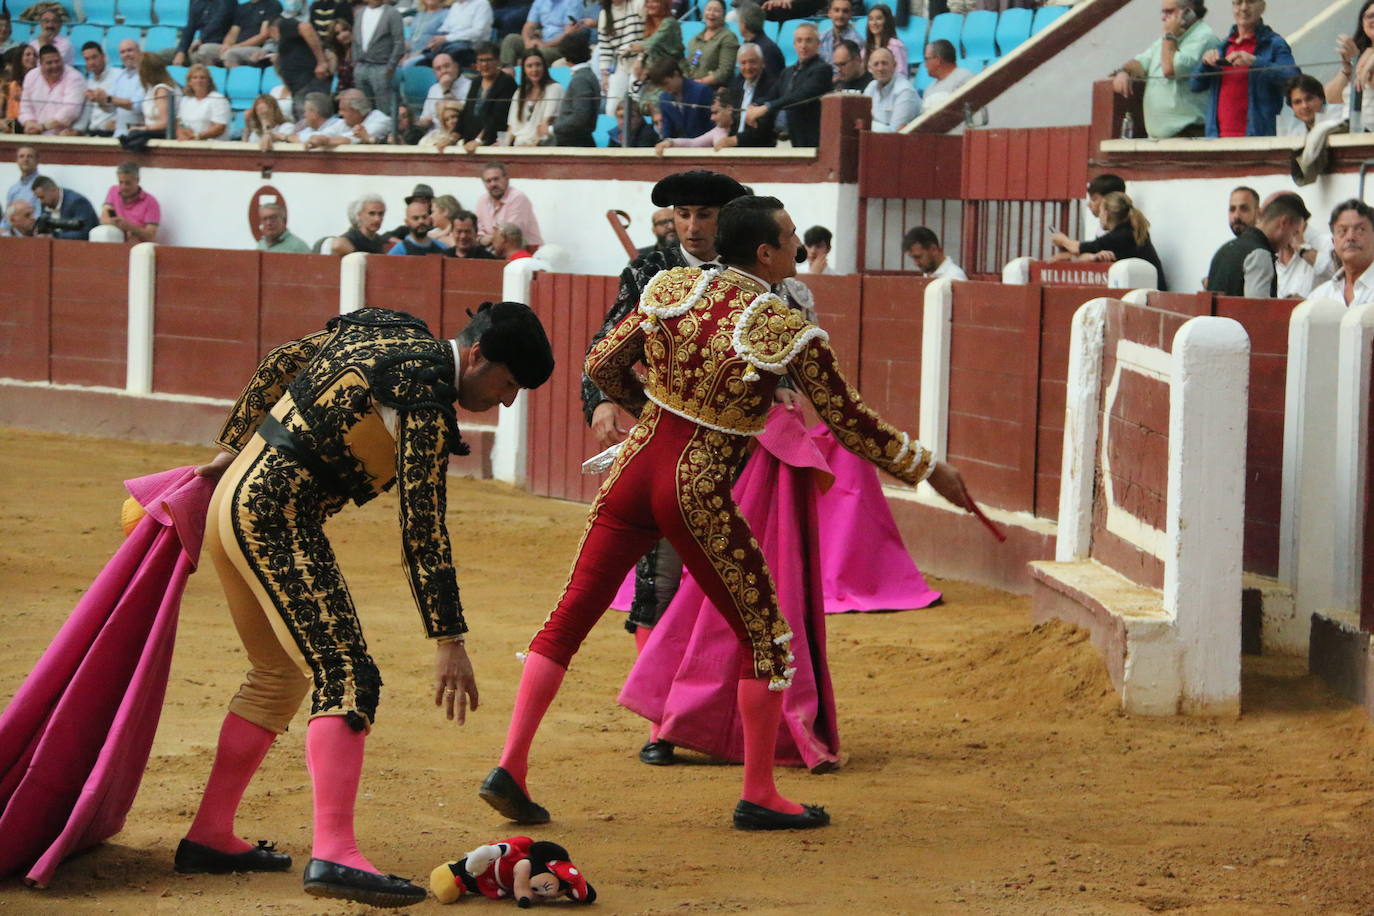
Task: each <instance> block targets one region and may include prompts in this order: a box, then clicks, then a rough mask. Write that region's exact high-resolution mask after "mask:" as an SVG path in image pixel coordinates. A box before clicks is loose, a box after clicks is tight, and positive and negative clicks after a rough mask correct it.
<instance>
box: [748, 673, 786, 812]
mask: <svg viewBox="0 0 1374 916" xmlns="http://www.w3.org/2000/svg"><path fill="white" fill-rule="evenodd" d="M735 697H736V700H737V702H738V703H739V712H740V718H741V719H742V720H743V723H744V788H743V790H742V791H741V792H740V798H742V799H744V800H745V801H747V802H753V803H754V804H756V805H762V806H763V807H765V808H770V809H772V810H773V811H781V812H783V813H784V814H800V813H801V812H802V806H801V805H799V804H797V803H796V802H794V801H789V800H788V799H786V798H784V797H783V796H782V795H780V794H779V793H778V787H777V785H775V784H774V782H773V752H774V749H775V748H776V746H777V743H778V723H779V722H780V721H781V719H782V692H781V691H776V690H769V689H768V678H766V677H765V678H757V677H746V678H740V681H739V686H738V687H737V688H736V690H735Z"/></svg>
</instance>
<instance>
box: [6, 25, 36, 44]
mask: <svg viewBox="0 0 1374 916" xmlns="http://www.w3.org/2000/svg"><path fill="white" fill-rule="evenodd" d="M36 31H37V29H36V28H35V27H34V25H33V23H31V22H20V21H19V20H18V19H15V20H13V21H12V22H11V23H10V37H11V38H13V39H14V41H15V42H16V43H18V44H21V45H26V44H28V43H29V42H30V41H32V40H33V36H34V33H35V32H36Z"/></svg>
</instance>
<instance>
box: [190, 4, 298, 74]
mask: <svg viewBox="0 0 1374 916" xmlns="http://www.w3.org/2000/svg"><path fill="white" fill-rule="evenodd" d="M281 14H282V9H281V4H280V3H278V2H277V0H248V2H247V3H240V4H239V5H238V6H237V7H236V8H235V10H234V23H233V25H231V26H229V31H228V32H226V33H225V35H224V40H223V41H221V42H206V43H204V44H202V45H201V46H200V47H199V48H198V49H197V50H196V53H195V55H194V58H195V60H196V62H197V63H202V64H209V65H212V66H213V65H215V64H220V65H223V66H224V67H226V68H228V69H233V68H234V67H237V66H239V65H240V64H253V63H257V62H258V61H260V60H262V59H263V57H264V56H265V55H266V53H267V52H266V50H265V46H266V44H267V41H268V31H269V26H270V25H271V23H272V20H273V19H276V18H277V17H279V16H280V15H281Z"/></svg>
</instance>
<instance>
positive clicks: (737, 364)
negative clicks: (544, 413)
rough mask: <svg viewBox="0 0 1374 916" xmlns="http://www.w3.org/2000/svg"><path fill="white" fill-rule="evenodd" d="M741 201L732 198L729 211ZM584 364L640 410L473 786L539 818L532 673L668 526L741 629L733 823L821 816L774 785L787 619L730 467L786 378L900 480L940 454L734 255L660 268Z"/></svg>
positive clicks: (786, 675) (502, 806)
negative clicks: (739, 787) (504, 726)
mask: <svg viewBox="0 0 1374 916" xmlns="http://www.w3.org/2000/svg"><path fill="white" fill-rule="evenodd" d="M744 200H747V198H745V199H744ZM765 200H767V199H765ZM740 203H741V201H739V200H737V201H734V202H732V203H731V204H728V205H727V206H726V208H725V210H724V211H722V220H724V214H725V212H727V211H729V210H730V209H731V208H732V207H735V206H736V205H738V204H740ZM775 203H776V202H775ZM780 206H781V205H779V207H780ZM793 235H795V234H794V233H793ZM788 256H789V257H790V254H789V255H788ZM637 363H642V364H643V366H644V367H645V374H644V376H643V377H642V378H641V377H640V375H638V374H637V372H636V371H635V369H634V368H633V367H634V366H635V365H636V364H637ZM586 372H587V375H588V376H589V377H590V378H591V380H592V381H593V382H594V383H595V384H596V385H597V387H598V388H600V389H601V391H602V392H604V393H605V394H606V395H607V396H608V397H610V398H612V399H613V400H614V401H616V403H618V404H619V405H620V406H622V407H623V408H625V409H626V410H627V411H629V412H630V413H631V414H632V415H634V416H636V417H638V422H637V423H636V425H635V426H634V428H633V429H632V430H631V432H630V434H629V437H628V438H627V440H626V441H625V444H624V447H623V448H622V449H621V451H620V453H619V455H618V456H617V457H616V460H615V463H614V464H613V465H612V467H611V469H610V472H609V474H608V475H607V479H606V481H605V482H604V483H603V485H602V487H601V490H600V492H599V493H598V495H597V498H596V502H595V503H594V505H593V507H592V510H591V515H590V520H589V522H588V525H587V529H586V532H585V534H584V535H583V538H582V542H581V545H580V546H579V548H578V551H577V556H576V560H575V563H574V566H573V570H572V574H571V577H570V579H569V581H568V584H567V587H566V589H565V591H564V593H563V597H562V599H561V600H560V601H559V603H558V606H557V607H556V608H555V609H554V611H553V613H552V614H550V615H549V618H548V619H547V620H546V621H545V623H544V625H543V627H542V628H541V629H540V630H539V632H538V633H537V634H536V635H535V637H534V639H533V641H532V642H531V644H530V654H529V656H528V657H527V659H526V671H525V676H524V678H523V679H522V683H521V695H520V696H519V697H517V705H516V710H515V717H514V719H513V720H512V724H511V733H510V735H509V736H508V738H507V744H506V749H505V753H504V755H503V757H502V759H501V765H500V766H499V767H497V768H496V769H495V770H493V771H492V773H491V775H489V776H488V777H487V781H486V782H485V783H484V784H483V789H482V793H481V794H482V797H483V798H484V799H486V800H487V801H488V803H490V804H492V806H493V807H496V808H497V810H499V811H501V812H502V813H503V814H506V815H507V816H508V817H511V818H513V819H515V820H517V821H521V822H540V821H542V820H546V819H547V818H548V813H547V812H546V811H545V810H544V809H543V808H542V807H541V806H539V805H537V804H535V803H534V802H533V801H531V800H530V799H529V796H528V794H527V792H526V790H525V786H524V781H525V775H526V773H527V768H528V764H527V758H528V748H529V743H530V741H531V740H532V738H533V733H534V730H535V729H536V728H537V724H538V719H539V718H540V717H541V716H542V714H543V710H544V709H547V705H548V702H550V701H551V700H552V693H550V692H548V691H547V689H546V690H545V691H544V693H543V694H539V691H538V689H537V685H539V684H540V683H543V684H544V685H545V687H546V688H547V686H548V685H549V684H550V683H551V684H552V689H553V691H556V689H557V682H558V681H559V680H560V679H561V677H562V673H563V670H564V669H566V667H567V665H568V663H569V660H570V659H571V658H572V656H573V654H574V653H575V652H576V651H577V649H578V647H579V646H580V645H581V643H582V641H583V639H584V638H585V637H586V635H587V633H588V632H589V631H590V630H591V628H592V626H593V625H594V624H595V623H596V621H597V620H598V619H599V618H600V616H601V614H602V613H603V612H604V610H605V609H606V608H607V606H608V605H609V604H610V601H611V599H612V597H613V596H614V595H615V593H616V590H617V588H618V587H619V585H620V583H621V582H622V581H623V579H624V577H625V574H626V572H627V571H628V570H629V569H630V568H631V567H632V566H633V565H634V563H635V560H636V559H638V558H639V557H640V556H641V555H643V553H644V551H645V550H646V549H648V547H649V546H651V545H652V544H653V543H654V541H655V540H656V539H658V538H659V537H660V534H661V535H662V536H664V537H666V538H667V539H668V540H669V541H670V542H671V543H672V544H673V546H674V547H675V548H676V549H677V550H678V552H679V553H680V554H681V555H682V559H683V562H684V563H685V565H686V566H687V568H688V570H689V571H690V572H691V573H692V575H693V577H694V578H695V579H696V580H697V582H699V583H700V584H701V586H702V588H703V589H704V590H705V592H706V593H707V596H708V597H709V598H710V599H711V602H712V603H713V604H714V605H715V606H716V607H717V608H719V609H720V610H721V612H722V613H723V614H725V616H726V618H727V619H728V621H729V623H730V625H731V627H732V628H733V629H734V631H735V633H736V635H737V636H738V637H739V641H740V647H741V648H740V653H739V657H738V658H739V661H738V677H739V678H740V699H741V702H740V710H741V715H742V718H744V720H745V742H746V753H745V791H744V793H743V798H742V800H741V802H740V807H739V808H737V809H736V813H735V825H736V826H737V827H742V828H744V829H772V828H774V827H797V828H800V827H817V826H823V825H824V824H825V823H827V822H828V815H826V814H825V812H824V810H823V809H821V808H818V807H815V806H809V805H808V806H798V805H795V804H794V803H790V802H787V801H786V800H785V799H782V798H781V797H780V796H778V795H777V790H776V788H775V787H774V785H773V781H772V765H773V758H772V742H773V741H774V740H775V739H776V734H777V722H778V718H777V713H776V710H778V709H780V700H781V696H780V694H778V693H775V691H781V690H783V689H785V688H786V687H787V686H788V685H789V684H790V681H791V676H792V673H793V668H792V666H791V664H790V663H791V661H792V656H791V654H790V652H789V651H788V643H789V642H790V640H791V638H792V633H791V632H790V630H789V628H788V626H787V624H786V623H785V621H784V620H783V618H782V617H781V615H780V614H779V612H778V606H777V597H776V594H775V589H774V585H773V581H772V578H771V577H770V575H769V572H768V568H767V566H766V564H765V562H764V558H763V554H762V552H761V551H760V549H759V545H758V543H757V542H756V541H755V539H754V536H753V534H752V533H751V532H750V529H749V525H748V523H747V522H746V520H745V519H744V517H743V516H742V515H741V513H740V511H739V510H738V508H737V507H736V505H735V503H734V500H733V498H732V496H731V492H730V490H731V485H732V483H733V481H734V470H735V468H736V467H737V465H738V464H739V463H740V462H741V461H742V460H743V458H744V456H745V452H746V449H747V448H748V446H749V440H750V437H752V436H755V435H757V434H758V433H760V432H762V430H763V428H764V420H765V416H766V414H767V412H768V410H769V408H770V407H771V406H772V404H773V391H774V388H775V387H776V386H777V384H778V381H779V379H781V378H782V377H784V376H785V377H787V378H790V379H791V380H792V383H793V384H794V385H795V387H796V389H797V391H798V392H801V393H802V394H803V395H804V396H806V397H808V398H810V400H811V402H812V403H813V404H814V405H815V407H816V410H817V411H818V413H819V415H820V417H821V419H822V420H823V421H824V422H825V423H826V424H827V425H828V426H829V427H830V428H831V429H832V430H833V431H834V433H835V435H836V437H837V438H838V439H839V441H840V442H842V443H843V444H844V445H845V446H846V447H847V448H849V449H850V450H852V451H854V452H856V453H857V454H859V455H862V456H863V457H865V458H867V459H869V460H870V461H872V462H873V463H874V464H876V465H878V466H879V467H881V468H883V469H884V470H886V471H888V472H889V473H891V474H892V475H893V476H895V477H897V478H898V479H900V480H903V481H905V482H907V483H913V484H914V483H916V482H918V481H921V480H923V479H925V478H926V476H927V474H928V473H929V472H930V469H931V468H932V466H933V462H932V456H931V453H930V451H929V450H927V449H926V448H924V447H922V446H921V445H920V443H918V442H916V441H914V440H913V439H911V438H910V437H908V436H907V434H905V433H903V432H901V431H899V430H897V429H894V428H893V427H891V426H890V425H888V424H887V423H885V422H883V420H882V419H881V418H880V417H878V416H877V414H875V413H874V412H873V411H872V410H870V409H869V408H868V407H866V406H864V403H863V401H862V400H861V398H860V396H859V393H858V392H857V391H855V390H854V389H853V388H852V387H850V385H849V384H848V383H847V382H846V381H845V379H844V377H843V376H842V375H841V373H840V371H839V366H838V363H837V360H836V358H835V354H834V352H833V351H832V350H831V348H830V345H829V343H828V338H827V335H826V332H825V331H823V330H822V329H821V328H819V327H817V326H816V325H814V324H812V323H811V322H809V321H807V320H806V318H805V317H804V316H803V315H802V314H801V313H800V312H798V311H796V310H794V309H792V308H789V307H788V306H787V304H786V303H784V302H783V301H782V300H781V299H780V298H778V297H777V296H776V295H774V294H773V293H772V292H770V290H769V283H768V282H766V281H765V280H764V279H762V278H760V277H757V276H753V275H751V274H748V273H745V272H743V271H742V270H740V269H738V268H734V267H732V268H729V269H726V270H723V271H717V270H709V269H706V270H703V269H700V268H691V267H680V268H674V269H670V270H665V271H663V272H661V273H659V274H658V275H657V276H656V277H655V278H654V279H653V280H652V281H651V282H650V283H649V285H648V286H647V287H646V289H645V291H644V295H643V297H642V299H641V300H640V305H639V308H638V309H637V310H636V311H634V312H632V313H630V314H629V315H627V316H626V317H625V318H624V319H623V320H622V321H621V322H620V323H619V324H618V325H617V326H616V327H615V329H614V330H613V331H612V332H611V333H610V334H609V335H607V336H606V337H605V338H604V339H603V340H601V341H600V342H599V343H598V344H597V345H596V346H595V347H594V348H593V349H592V350H591V352H590V353H589V354H588V357H587V361H586ZM760 691H761V695H760ZM770 693H772V697H771V699H770V698H769V694H770ZM540 703H542V704H543V706H542V708H540ZM770 715H771V717H772V718H771V726H770V725H769V724H768V716H770ZM751 720H752V724H753V729H752V732H753V738H752V739H751ZM531 722H533V724H531ZM760 723H761V725H760ZM751 741H752V744H751ZM751 746H752V748H753V751H754V752H753V753H752V757H753V759H752V761H751V750H750V748H751ZM760 758H762V759H760ZM751 766H752V769H751ZM742 809H743V810H744V813H745V816H744V818H743V822H742V819H741V810H742ZM756 809H758V810H764V809H766V814H765V820H766V823H764V824H762V825H760V824H755V823H753V822H752V821H751V816H752V815H753V814H757V813H758V810H756ZM779 812H783V813H784V814H780V813H779ZM774 815H777V816H776V817H775V816H774ZM789 818H790V819H789Z"/></svg>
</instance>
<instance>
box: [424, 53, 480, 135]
mask: <svg viewBox="0 0 1374 916" xmlns="http://www.w3.org/2000/svg"><path fill="white" fill-rule="evenodd" d="M434 76H435V83H434V85H433V86H430V87H429V92H428V93H426V94H425V105H424V108H422V109H421V110H420V118H419V120H418V121H416V122H415V124H416V126H417V127H420V128H423V129H424V130H429V129H430V128H432V127H434V120H435V117H436V113H437V111H438V106H439V104H440V103H442V102H457V103H458V108H459V110H462V107H463V101H464V100H465V99H466V98H467V97H468V90H470V89H471V88H472V80H470V79H468V78H467V77H466V76H463V75H462V74H460V73H459V72H458V62H457V61H455V60H454V59H453V58H452V57H450V56H449V55H447V54H436V55H435V56H434Z"/></svg>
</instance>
